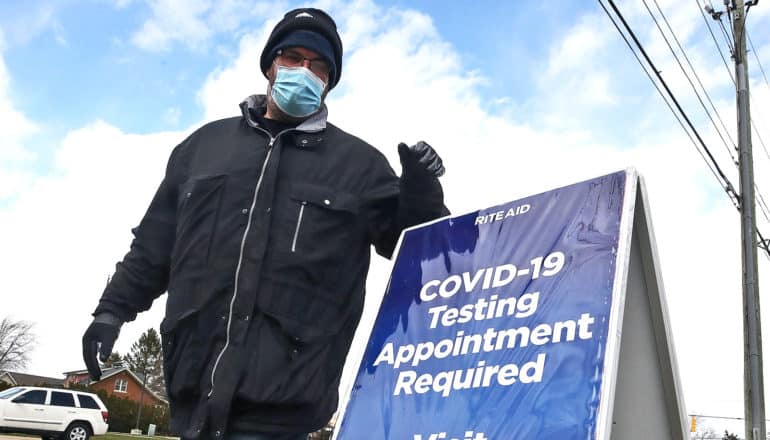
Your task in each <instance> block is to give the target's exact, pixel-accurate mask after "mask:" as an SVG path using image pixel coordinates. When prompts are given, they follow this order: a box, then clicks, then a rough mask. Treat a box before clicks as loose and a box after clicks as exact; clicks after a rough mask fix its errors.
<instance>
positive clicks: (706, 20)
mask: <svg viewBox="0 0 770 440" xmlns="http://www.w3.org/2000/svg"><path fill="white" fill-rule="evenodd" d="M695 3H696V4H697V5H698V10H699V11H700V15H701V16H702V17H703V22H704V23H705V24H706V29H708V30H709V33H710V34H711V39H712V40H714V46H716V47H717V52H719V56H720V57H722V62H723V63H724V65H725V69H726V70H727V75H728V76H729V77H730V80H731V81H732V82H733V85H736V84H735V78H733V71H732V70H730V66H729V65H728V64H727V59H726V58H725V55H724V54H723V53H722V46H720V45H719V42H718V41H717V37H716V36H715V35H714V31H712V30H711V26H710V25H709V22H708V19H707V18H706V14H704V13H703V8H702V7H701V5H700V3H699V1H698V0H695ZM713 9H714V8H713V7H712V10H713ZM714 20H717V19H716V18H715V19H714Z"/></svg>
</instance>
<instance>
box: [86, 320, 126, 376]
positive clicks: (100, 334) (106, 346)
mask: <svg viewBox="0 0 770 440" xmlns="http://www.w3.org/2000/svg"><path fill="white" fill-rule="evenodd" d="M118 333H120V325H116V324H113V323H105V322H99V320H98V319H94V322H92V323H91V325H90V326H88V328H87V329H86V332H85V333H84V334H83V360H84V361H85V363H86V368H88V374H89V375H90V376H91V379H93V380H99V378H100V377H102V369H101V368H100V367H99V362H98V361H97V360H96V353H97V351H98V352H99V360H101V361H102V362H105V361H106V360H107V359H108V358H109V357H110V353H112V347H113V346H114V345H115V340H116V339H118Z"/></svg>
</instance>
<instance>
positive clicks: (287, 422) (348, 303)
mask: <svg viewBox="0 0 770 440" xmlns="http://www.w3.org/2000/svg"><path fill="white" fill-rule="evenodd" d="M260 66H261V69H262V72H263V74H264V75H265V76H266V77H267V79H268V81H269V85H268V89H267V94H266V95H265V96H256V95H255V96H251V97H249V98H247V99H246V100H245V101H244V102H243V103H241V111H242V116H240V117H235V118H229V119H224V120H220V121H215V122H212V123H209V124H207V125H205V126H204V127H202V128H200V129H199V130H197V131H196V132H195V133H193V134H192V135H190V137H188V138H187V139H186V140H184V141H183V142H182V143H181V144H180V145H178V146H177V147H176V148H175V149H174V151H173V152H172V154H171V157H170V159H169V162H168V166H167V168H166V175H165V178H164V180H163V182H162V183H161V184H160V187H159V189H158V191H157V193H156V194H155V197H154V199H153V201H152V203H151V204H150V207H149V208H148V210H147V213H146V214H145V216H144V218H143V219H142V221H141V223H140V224H139V226H138V227H137V228H135V229H134V230H133V232H134V235H135V239H134V241H133V242H132V244H131V250H130V251H129V252H128V254H127V255H126V256H125V258H124V259H123V261H122V262H120V263H118V265H117V269H116V272H115V275H114V276H113V277H112V279H111V281H110V283H109V285H108V286H107V288H106V289H105V291H104V293H103V295H102V298H101V300H100V302H99V305H98V307H97V308H96V311H95V312H94V316H95V318H94V321H93V323H92V324H91V325H90V326H89V328H88V329H87V330H86V333H85V335H84V336H83V356H84V359H85V362H86V365H87V366H88V369H89V372H90V373H91V376H92V377H93V378H94V379H97V378H98V377H99V375H100V374H101V371H100V369H99V364H98V362H97V360H96V357H97V351H98V355H99V358H100V359H101V360H102V361H104V360H106V359H107V357H108V356H109V354H110V352H111V350H112V347H113V344H114V342H115V339H116V338H117V336H118V331H119V328H120V325H121V324H122V323H123V322H126V321H131V320H133V319H134V318H135V317H136V314H137V313H138V312H140V311H144V310H147V309H148V308H149V307H150V305H151V304H152V302H153V300H154V299H155V298H157V297H158V296H159V295H160V294H162V293H163V292H164V291H168V298H167V302H166V316H165V319H164V320H163V322H162V324H161V327H160V331H161V337H162V339H163V356H164V372H165V377H166V386H167V389H168V396H169V401H170V404H171V427H172V429H173V430H175V431H177V432H179V433H180V434H181V435H182V437H183V438H213V439H215V440H217V439H222V438H230V439H241V438H248V439H252V440H255V439H292V440H294V439H299V438H305V437H306V435H307V433H309V432H312V431H315V430H317V429H319V428H321V427H322V426H324V425H325V424H326V422H327V421H328V420H329V418H330V417H331V416H332V414H333V413H334V411H335V410H336V407H337V398H338V396H337V388H338V386H339V382H340V375H341V372H342V366H343V363H344V360H345V357H346V355H347V352H348V349H349V348H350V344H351V341H352V338H353V333H354V331H355V328H356V326H357V324H358V320H359V318H360V316H361V311H362V307H363V303H364V285H365V280H366V274H367V271H368V268H369V254H370V246H371V245H374V246H375V249H376V250H377V252H378V253H379V254H381V255H384V256H386V257H390V255H391V253H392V252H393V249H394V247H395V243H396V240H397V237H398V235H399V234H400V232H401V230H402V229H403V228H405V227H407V226H410V225H413V224H417V223H421V222H424V221H428V220H432V219H434V218H437V217H439V216H442V215H446V214H448V211H447V210H446V208H445V207H444V204H443V193H442V190H441V186H440V184H439V182H438V176H440V175H441V174H442V173H443V171H444V167H443V165H442V162H441V159H440V158H439V157H438V155H437V154H436V153H435V151H434V150H433V149H432V148H431V147H430V146H429V145H428V144H426V143H424V142H420V143H418V144H417V145H414V146H412V147H408V146H406V145H405V144H400V145H399V146H398V151H399V155H400V159H401V165H402V175H401V177H400V178H399V177H397V176H396V175H395V174H394V172H393V171H392V169H391V168H390V166H389V165H388V162H387V160H386V159H385V157H384V156H383V155H382V154H381V153H379V152H378V151H377V150H376V149H374V148H373V147H371V146H370V145H368V144H366V143H365V142H363V141H361V140H360V139H358V138H356V137H354V136H352V135H350V134H347V133H345V132H343V131H342V130H340V129H339V128H337V127H336V126H334V125H332V124H330V123H327V122H326V116H327V109H326V106H325V104H324V99H325V97H326V94H327V93H328V92H329V91H330V90H331V89H333V88H334V86H336V85H337V82H338V81H339V79H340V74H341V72H342V43H341V41H340V38H339V35H338V33H337V29H336V25H335V23H334V21H333V20H332V19H331V18H330V17H329V16H328V15H327V14H326V13H325V12H323V11H321V10H318V9H310V8H303V9H295V10H293V11H290V12H288V13H287V14H286V15H285V16H284V18H283V19H282V20H281V21H280V22H279V23H278V24H277V25H276V27H275V29H273V32H272V33H271V35H270V37H269V38H268V41H267V44H266V45H265V48H264V50H263V52H262V56H261V59H260Z"/></svg>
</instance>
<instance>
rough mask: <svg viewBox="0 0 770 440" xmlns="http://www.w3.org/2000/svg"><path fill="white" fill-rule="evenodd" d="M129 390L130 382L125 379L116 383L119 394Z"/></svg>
mask: <svg viewBox="0 0 770 440" xmlns="http://www.w3.org/2000/svg"><path fill="white" fill-rule="evenodd" d="M126 389H128V381H127V380H125V379H118V380H116V381H115V391H117V392H118V393H125V392H126Z"/></svg>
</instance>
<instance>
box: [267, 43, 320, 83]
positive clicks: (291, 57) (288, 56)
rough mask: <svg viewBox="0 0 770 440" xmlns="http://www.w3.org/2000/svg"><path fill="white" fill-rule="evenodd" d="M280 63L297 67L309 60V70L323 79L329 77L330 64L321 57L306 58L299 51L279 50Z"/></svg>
mask: <svg viewBox="0 0 770 440" xmlns="http://www.w3.org/2000/svg"><path fill="white" fill-rule="evenodd" d="M277 58H278V59H279V61H280V63H281V65H283V66H286V67H297V66H301V65H303V64H304V63H305V60H307V61H309V62H310V66H309V67H310V71H311V72H313V73H315V74H316V75H318V76H319V77H321V78H323V79H327V78H329V73H330V71H331V66H329V63H328V62H327V61H326V60H324V59H323V58H308V57H306V56H304V55H302V54H301V53H299V52H295V51H293V50H286V51H284V50H279V51H278V57H277Z"/></svg>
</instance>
